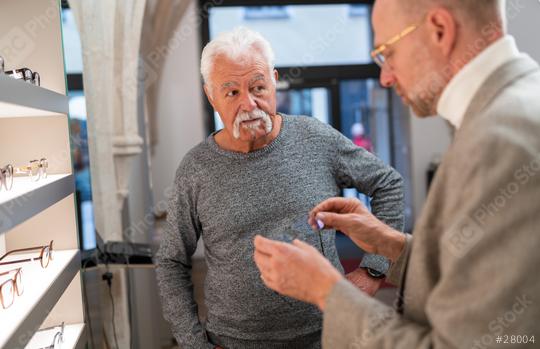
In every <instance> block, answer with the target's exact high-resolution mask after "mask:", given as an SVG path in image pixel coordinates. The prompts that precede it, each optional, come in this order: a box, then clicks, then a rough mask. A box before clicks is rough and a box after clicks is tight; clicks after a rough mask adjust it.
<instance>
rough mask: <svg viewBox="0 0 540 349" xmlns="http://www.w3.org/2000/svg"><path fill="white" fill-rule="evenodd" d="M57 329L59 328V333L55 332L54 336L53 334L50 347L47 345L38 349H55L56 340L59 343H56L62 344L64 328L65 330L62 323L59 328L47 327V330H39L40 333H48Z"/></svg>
mask: <svg viewBox="0 0 540 349" xmlns="http://www.w3.org/2000/svg"><path fill="white" fill-rule="evenodd" d="M57 327H60V331H57V332H56V333H55V334H54V338H53V342H52V344H51V345H49V346H48V347H41V348H39V349H56V343H57V342H56V339H57V338H58V339H59V342H58V343H64V328H65V323H64V322H63V321H62V324H61V325H59V326H53V327H47V328H42V329H40V331H48V330H53V329H55V328H57Z"/></svg>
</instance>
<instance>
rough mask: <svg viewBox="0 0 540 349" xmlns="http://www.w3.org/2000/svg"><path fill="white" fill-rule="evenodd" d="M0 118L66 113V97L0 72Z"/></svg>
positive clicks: (67, 106)
mask: <svg viewBox="0 0 540 349" xmlns="http://www.w3.org/2000/svg"><path fill="white" fill-rule="evenodd" d="M0 91H2V93H1V94H0V118H12V117H28V116H30V117H35V116H56V115H59V114H67V113H68V110H69V103H68V101H69V100H68V97H67V96H64V95H61V94H59V93H56V92H53V91H50V90H47V89H45V88H43V87H39V86H35V85H32V84H30V83H28V82H25V81H22V80H16V79H13V78H11V77H9V76H7V75H5V74H2V73H0Z"/></svg>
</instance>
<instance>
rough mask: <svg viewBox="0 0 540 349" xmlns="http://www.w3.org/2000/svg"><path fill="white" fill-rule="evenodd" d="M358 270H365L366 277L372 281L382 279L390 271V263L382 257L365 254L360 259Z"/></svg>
mask: <svg viewBox="0 0 540 349" xmlns="http://www.w3.org/2000/svg"><path fill="white" fill-rule="evenodd" d="M360 268H364V269H366V271H367V273H368V275H369V276H371V277H372V278H374V279H383V278H384V277H385V276H386V273H387V272H388V269H390V261H389V260H388V259H387V258H386V257H383V256H379V255H375V254H366V255H364V258H362V262H361V263H360Z"/></svg>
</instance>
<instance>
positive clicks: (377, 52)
mask: <svg viewBox="0 0 540 349" xmlns="http://www.w3.org/2000/svg"><path fill="white" fill-rule="evenodd" d="M418 27H420V24H413V25H410V26H408V27H407V28H405V29H403V30H402V31H401V33H399V34H397V35H396V36H393V37H392V38H391V39H390V40H388V41H387V42H385V43H384V44H381V45H379V46H377V47H376V48H375V49H374V50H373V51H371V57H372V58H373V60H374V61H375V63H377V65H378V66H379V67H381V68H383V67H384V65H385V64H386V55H385V53H384V52H385V51H386V50H387V49H388V48H389V47H390V46H392V45H395V44H396V43H397V42H398V41H400V40H401V39H403V38H404V37H406V36H407V35H409V34H410V33H412V32H414V31H415V30H416V29H418Z"/></svg>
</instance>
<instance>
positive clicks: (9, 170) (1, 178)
mask: <svg viewBox="0 0 540 349" xmlns="http://www.w3.org/2000/svg"><path fill="white" fill-rule="evenodd" d="M13 171H14V169H13V166H11V165H6V166H4V167H2V168H0V191H2V188H4V189H5V190H11V188H12V187H13Z"/></svg>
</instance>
